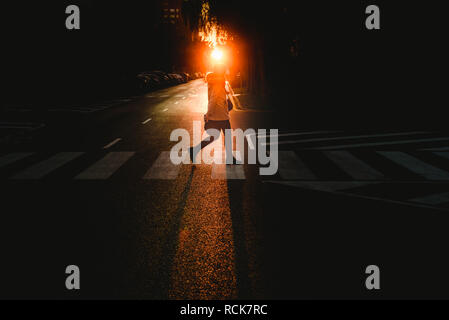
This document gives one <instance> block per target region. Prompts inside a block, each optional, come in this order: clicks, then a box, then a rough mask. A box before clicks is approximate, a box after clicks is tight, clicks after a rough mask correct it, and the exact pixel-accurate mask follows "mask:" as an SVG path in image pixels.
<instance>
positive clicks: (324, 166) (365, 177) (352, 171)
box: [0, 150, 449, 182]
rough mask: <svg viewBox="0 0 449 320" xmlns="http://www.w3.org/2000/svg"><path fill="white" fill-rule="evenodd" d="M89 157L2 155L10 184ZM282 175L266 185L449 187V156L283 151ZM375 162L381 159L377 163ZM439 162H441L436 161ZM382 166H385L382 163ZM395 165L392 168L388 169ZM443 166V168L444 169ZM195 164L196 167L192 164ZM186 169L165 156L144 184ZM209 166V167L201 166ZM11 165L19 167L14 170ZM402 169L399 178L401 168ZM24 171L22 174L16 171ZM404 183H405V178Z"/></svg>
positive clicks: (241, 175) (103, 161)
mask: <svg viewBox="0 0 449 320" xmlns="http://www.w3.org/2000/svg"><path fill="white" fill-rule="evenodd" d="M87 154H88V153H86V152H59V153H55V154H54V155H50V156H48V157H46V158H44V159H39V160H36V161H37V162H36V163H32V164H29V161H26V163H25V164H24V166H25V167H22V166H21V165H20V163H21V162H23V161H24V160H26V159H27V158H30V157H32V156H36V155H38V153H34V152H13V153H6V154H4V155H1V156H0V170H1V171H2V172H3V173H4V174H3V175H2V176H6V177H7V178H8V179H14V180H37V179H42V178H44V177H46V176H47V175H49V174H51V173H54V172H57V171H58V170H60V169H61V168H63V167H64V166H66V165H68V164H69V163H71V162H73V161H77V160H78V159H79V158H82V157H83V156H86V155H87ZM135 156H136V152H107V150H104V152H103V153H102V156H101V158H100V159H96V160H94V161H93V163H91V164H89V165H87V167H86V168H79V170H80V172H79V173H78V174H77V175H76V176H74V177H73V179H76V180H106V179H110V178H111V177H113V176H114V174H116V173H117V172H118V171H120V170H121V169H122V167H126V165H127V163H129V161H130V160H131V159H132V158H133V157H135ZM278 156H279V157H278V159H279V161H278V173H277V174H276V175H275V176H259V178H260V179H261V180H267V179H269V180H273V179H275V180H276V179H277V180H286V181H288V180H295V181H399V180H404V181H433V182H445V181H447V182H449V152H444V151H438V152H431V151H422V152H418V153H417V152H415V153H413V154H411V153H408V152H403V151H369V152H365V153H363V154H360V153H357V154H355V153H353V152H351V151H347V150H339V151H309V152H298V151H296V152H295V151H282V150H281V151H279V153H278ZM373 157H374V158H375V157H377V158H379V157H380V158H381V159H380V160H379V159H373ZM435 158H437V159H438V161H436V160H434V161H431V159H435ZM379 161H381V162H379ZM386 163H389V164H390V165H385V164H386ZM442 164H443V165H442ZM189 165H191V164H189ZM189 165H186V164H180V165H175V164H173V163H172V162H171V160H170V152H169V151H164V152H161V153H160V154H159V155H158V157H157V158H156V159H155V160H154V161H152V163H150V164H149V166H148V168H146V173H145V174H144V175H143V176H142V179H144V180H176V179H177V178H178V176H179V173H180V170H181V168H182V167H183V166H189ZM201 165H204V166H207V165H206V164H201ZM11 166H13V168H12V170H10V169H11ZM208 166H210V167H211V179H219V180H226V179H229V180H245V179H246V175H247V171H248V170H249V169H248V168H249V167H251V166H256V167H257V166H258V165H226V164H216V163H213V164H211V165H208ZM398 167H400V168H401V175H402V176H400V177H398V172H397V170H396V169H397V168H398ZM13 171H18V172H13ZM399 178H403V179H399Z"/></svg>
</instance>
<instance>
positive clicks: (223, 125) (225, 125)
mask: <svg viewBox="0 0 449 320" xmlns="http://www.w3.org/2000/svg"><path fill="white" fill-rule="evenodd" d="M209 121H211V123H210V128H212V129H216V130H218V131H219V132H220V133H223V137H224V139H225V150H226V158H227V159H231V158H232V159H233V162H232V163H237V161H236V159H235V158H234V157H233V155H232V136H231V135H228V137H226V130H227V129H228V130H230V129H231V123H230V122H229V120H224V121H212V120H209ZM215 138H216V137H215V136H213V135H210V136H209V137H207V138H206V139H204V140H203V141H201V143H200V144H198V145H197V146H195V147H191V148H190V150H189V153H190V159H191V161H192V162H193V161H194V159H195V158H196V155H197V153H198V152H200V151H201V150H202V149H204V148H205V147H206V146H208V145H209V144H211V143H212V142H214V141H215Z"/></svg>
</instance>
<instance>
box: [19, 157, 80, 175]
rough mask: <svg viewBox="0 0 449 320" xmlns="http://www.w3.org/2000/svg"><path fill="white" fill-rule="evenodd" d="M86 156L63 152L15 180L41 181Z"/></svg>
mask: <svg viewBox="0 0 449 320" xmlns="http://www.w3.org/2000/svg"><path fill="white" fill-rule="evenodd" d="M82 154H84V152H62V153H58V154H56V155H55V156H53V157H51V158H49V159H47V160H44V161H42V162H39V163H38V164H36V165H34V166H31V167H30V168H28V169H26V170H25V171H22V172H20V173H19V174H17V175H15V176H14V177H13V179H41V178H43V177H45V176H46V175H47V174H49V173H50V172H52V171H54V170H56V169H59V168H60V167H62V166H64V165H65V164H67V163H69V162H70V161H72V160H74V159H76V158H78V157H79V156H81V155H82Z"/></svg>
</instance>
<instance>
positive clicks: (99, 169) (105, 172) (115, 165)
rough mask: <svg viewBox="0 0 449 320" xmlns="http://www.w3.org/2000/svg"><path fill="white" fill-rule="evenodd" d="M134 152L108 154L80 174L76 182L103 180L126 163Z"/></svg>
mask: <svg viewBox="0 0 449 320" xmlns="http://www.w3.org/2000/svg"><path fill="white" fill-rule="evenodd" d="M134 154H135V152H110V153H108V154H107V155H106V156H105V157H104V158H103V159H101V160H99V161H98V162H96V163H95V164H93V165H92V166H91V167H89V168H88V169H86V170H85V171H83V172H81V173H80V174H79V175H78V176H76V177H75V179H77V180H105V179H108V178H109V177H111V176H112V175H113V174H114V172H116V171H117V170H118V169H120V167H121V166H123V165H124V164H125V162H126V161H128V160H129V159H130V158H131V157H132V156H133V155H134Z"/></svg>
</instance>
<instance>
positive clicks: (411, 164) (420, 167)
mask: <svg viewBox="0 0 449 320" xmlns="http://www.w3.org/2000/svg"><path fill="white" fill-rule="evenodd" d="M377 153H379V154H380V155H382V156H384V157H386V158H387V159H389V160H391V161H393V162H395V163H397V164H399V165H401V166H403V167H405V168H407V169H408V170H410V171H412V172H414V173H416V174H419V175H421V176H423V177H425V178H426V179H429V180H449V173H448V172H446V171H444V170H441V169H439V168H437V167H434V166H432V165H430V164H428V163H425V162H423V161H421V160H419V159H416V158H415V157H412V156H410V155H408V154H406V153H404V152H398V151H378V152H377Z"/></svg>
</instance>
